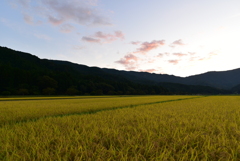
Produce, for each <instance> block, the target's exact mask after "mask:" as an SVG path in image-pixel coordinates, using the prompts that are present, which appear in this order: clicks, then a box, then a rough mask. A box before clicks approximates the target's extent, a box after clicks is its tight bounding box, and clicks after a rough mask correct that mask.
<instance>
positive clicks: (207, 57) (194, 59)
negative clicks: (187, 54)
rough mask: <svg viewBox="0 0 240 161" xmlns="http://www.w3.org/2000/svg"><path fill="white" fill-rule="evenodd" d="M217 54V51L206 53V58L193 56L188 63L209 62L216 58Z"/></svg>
mask: <svg viewBox="0 0 240 161" xmlns="http://www.w3.org/2000/svg"><path fill="white" fill-rule="evenodd" d="M217 55H218V53H217V51H213V52H210V53H208V54H207V55H206V56H204V57H201V56H193V57H191V58H190V59H189V61H205V60H210V59H212V58H213V57H214V56H217Z"/></svg>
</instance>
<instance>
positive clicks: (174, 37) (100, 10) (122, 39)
mask: <svg viewBox="0 0 240 161" xmlns="http://www.w3.org/2000/svg"><path fill="white" fill-rule="evenodd" d="M0 11H1V12H0V46H4V47H8V48H11V49H14V50H18V51H23V52H26V53H31V54H33V55H36V56H38V57H39V58H47V59H54V60H66V61H70V62H73V63H77V64H83V65H87V66H97V67H101V68H114V69H118V70H127V71H143V72H149V73H156V74H169V75H175V76H181V77H187V76H190V75H196V74H200V73H205V72H208V71H225V70H231V69H236V68H240V63H239V59H240V0H194V1H193V0H149V1H146V0H130V1H129V0H121V1H120V0H119V1H117V0H1V2H0Z"/></svg>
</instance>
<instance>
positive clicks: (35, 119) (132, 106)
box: [0, 96, 208, 128]
mask: <svg viewBox="0 0 240 161" xmlns="http://www.w3.org/2000/svg"><path fill="white" fill-rule="evenodd" d="M204 97H208V96H199V97H190V98H180V99H174V100H165V101H158V102H151V103H143V104H135V105H131V104H130V105H127V106H121V107H113V108H105V109H98V110H89V111H84V112H79V113H76V112H75V113H66V114H58V115H49V116H43V117H37V118H30V119H24V120H19V121H9V122H6V123H3V124H0V128H2V127H4V126H8V125H17V124H22V123H28V122H36V121H38V120H40V119H45V118H57V117H65V116H74V115H91V114H95V113H99V112H104V111H112V110H117V109H126V108H134V107H137V106H143V105H153V104H160V103H167V102H175V101H183V100H190V99H197V98H204Z"/></svg>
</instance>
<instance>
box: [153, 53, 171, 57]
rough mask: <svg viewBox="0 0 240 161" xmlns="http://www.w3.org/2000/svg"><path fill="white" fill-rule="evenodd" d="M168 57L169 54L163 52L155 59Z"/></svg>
mask: <svg viewBox="0 0 240 161" xmlns="http://www.w3.org/2000/svg"><path fill="white" fill-rule="evenodd" d="M169 55H170V53H168V52H165V53H159V54H158V55H157V56H156V57H160V58H162V57H164V56H169Z"/></svg>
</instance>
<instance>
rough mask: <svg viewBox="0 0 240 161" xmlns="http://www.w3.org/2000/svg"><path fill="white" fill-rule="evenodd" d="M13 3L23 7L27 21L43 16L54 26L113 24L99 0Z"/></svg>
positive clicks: (40, 0) (26, 0) (25, 0)
mask: <svg viewBox="0 0 240 161" xmlns="http://www.w3.org/2000/svg"><path fill="white" fill-rule="evenodd" d="M11 4H12V5H14V6H17V8H20V9H21V11H22V13H23V14H24V20H25V21H26V22H27V23H29V22H32V21H31V20H32V19H36V20H39V19H40V18H41V19H44V20H45V22H46V21H47V22H49V23H50V24H52V25H54V26H59V25H63V24H69V23H75V24H78V25H84V26H109V25H112V23H111V21H110V19H109V18H108V17H107V16H106V15H105V14H103V11H101V10H100V7H98V1H97V0H35V1H31V0H16V1H13V0H12V1H11ZM27 15H31V17H30V16H27Z"/></svg>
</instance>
